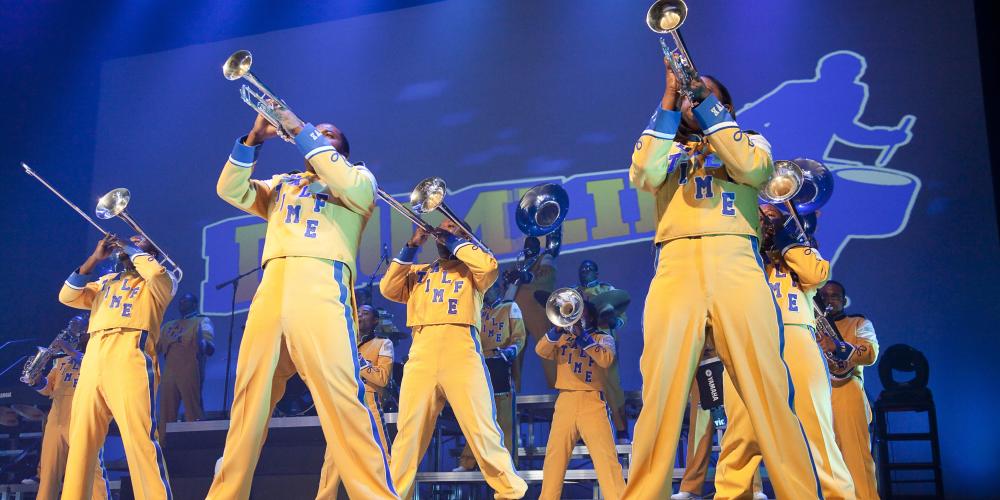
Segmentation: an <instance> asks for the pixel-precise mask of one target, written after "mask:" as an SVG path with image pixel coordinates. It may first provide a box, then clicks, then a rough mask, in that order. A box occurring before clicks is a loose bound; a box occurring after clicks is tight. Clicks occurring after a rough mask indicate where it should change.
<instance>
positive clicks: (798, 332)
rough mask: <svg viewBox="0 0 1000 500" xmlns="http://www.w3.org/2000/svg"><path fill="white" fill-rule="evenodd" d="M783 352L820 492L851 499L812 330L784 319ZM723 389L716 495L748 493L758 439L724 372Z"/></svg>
mask: <svg viewBox="0 0 1000 500" xmlns="http://www.w3.org/2000/svg"><path fill="white" fill-rule="evenodd" d="M784 358H785V362H786V363H787V364H788V371H789V373H790V374H791V377H792V387H793V388H794V393H793V398H794V403H795V414H796V415H797V416H798V417H799V420H800V421H801V422H802V428H803V429H804V430H805V433H806V438H807V439H808V441H809V448H810V450H811V452H812V457H813V460H815V462H816V469H817V472H818V475H819V481H820V487H821V488H822V491H823V498H826V499H828V500H844V499H847V500H853V499H854V498H855V496H854V486H853V485H852V484H851V477H850V475H849V474H848V472H847V466H846V465H844V458H843V457H842V456H841V454H840V450H839V449H837V442H836V438H835V437H834V432H833V409H832V408H831V406H830V378H829V375H828V374H827V371H826V361H825V360H824V358H823V355H822V354H821V353H820V350H819V346H818V345H817V344H816V340H815V336H814V335H813V332H812V331H811V330H809V329H808V328H806V327H804V326H802V325H785V345H784ZM722 393H723V394H724V395H725V396H724V397H725V401H726V417H727V419H728V420H729V425H728V426H727V428H726V433H725V435H724V436H723V438H722V453H720V455H719V465H718V467H717V468H716V474H715V491H716V493H715V497H716V498H719V499H725V498H744V497H748V496H749V495H750V493H751V491H750V488H751V481H752V476H753V475H754V474H755V473H757V471H758V469H759V466H760V460H761V454H760V445H759V443H758V441H757V438H756V436H755V435H754V431H753V424H752V423H751V421H750V417H749V415H748V414H747V407H746V406H745V405H744V404H743V400H742V399H741V398H740V396H739V394H738V393H736V390H735V388H733V385H732V380H731V379H729V378H727V377H724V379H723V390H722ZM768 465H770V463H769V464H768ZM772 477H773V474H772Z"/></svg>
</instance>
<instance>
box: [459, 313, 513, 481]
mask: <svg viewBox="0 0 1000 500" xmlns="http://www.w3.org/2000/svg"><path fill="white" fill-rule="evenodd" d="M469 333H470V334H472V344H473V345H474V346H475V347H476V354H479V362H480V363H481V364H482V365H483V375H485V376H486V387H489V388H490V411H491V415H492V418H493V428H494V429H496V430H497V433H498V434H500V447H501V448H503V449H505V450H506V449H507V447H506V446H504V444H503V429H501V428H500V424H498V423H497V402H496V398H495V397H494V395H493V381H492V380H491V379H490V369H489V368H487V366H486V359H485V358H483V347H482V345H480V343H479V332H477V331H476V327H475V326H472V325H469ZM512 431H513V429H512ZM515 453H516V451H515ZM507 455H508V458H509V459H510V468H511V469H516V466H515V465H514V457H511V456H510V454H509V453H508V454H507Z"/></svg>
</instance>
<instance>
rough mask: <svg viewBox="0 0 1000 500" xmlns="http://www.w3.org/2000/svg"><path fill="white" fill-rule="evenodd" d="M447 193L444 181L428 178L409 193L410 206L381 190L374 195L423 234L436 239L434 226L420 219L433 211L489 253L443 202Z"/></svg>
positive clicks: (437, 178)
mask: <svg viewBox="0 0 1000 500" xmlns="http://www.w3.org/2000/svg"><path fill="white" fill-rule="evenodd" d="M447 191H448V185H447V184H446V183H445V182H444V179H442V178H440V177H428V178H426V179H424V180H422V181H420V183H419V184H417V187H415V188H413V191H411V192H410V206H412V207H413V208H412V209H411V208H409V207H407V206H406V205H404V204H402V203H400V202H399V201H398V200H396V199H395V198H393V197H392V195H390V194H389V193H386V192H385V190H383V189H382V188H377V189H376V194H378V197H379V198H381V199H382V201H384V202H385V203H386V205H389V206H390V207H392V208H394V209H395V210H396V211H397V212H399V213H400V214H402V215H403V217H406V218H407V219H408V220H409V221H410V222H412V223H413V224H414V225H416V226H417V227H419V228H420V229H422V230H423V231H424V232H425V233H428V234H430V235H432V236H435V237H437V235H436V232H437V231H436V229H435V228H434V226H432V225H430V223H428V222H427V221H425V220H424V219H423V217H421V215H422V214H425V213H428V212H433V211H435V210H437V211H439V212H441V214H442V215H444V216H445V217H447V218H448V219H451V221H452V222H454V223H455V224H456V225H458V227H459V228H460V229H461V231H462V233H463V234H464V235H465V237H466V238H467V239H468V240H469V241H471V242H472V243H473V244H474V245H476V246H478V247H479V248H482V249H483V250H485V251H487V252H489V251H490V249H489V247H487V246H486V245H485V244H484V243H483V242H482V241H481V240H480V239H479V238H477V237H476V235H475V234H473V233H472V231H469V230H468V229H466V228H465V222H464V221H463V220H462V219H461V218H459V217H458V216H457V215H455V212H453V211H452V210H451V208H450V207H448V205H446V204H445V202H444V197H445V193H447Z"/></svg>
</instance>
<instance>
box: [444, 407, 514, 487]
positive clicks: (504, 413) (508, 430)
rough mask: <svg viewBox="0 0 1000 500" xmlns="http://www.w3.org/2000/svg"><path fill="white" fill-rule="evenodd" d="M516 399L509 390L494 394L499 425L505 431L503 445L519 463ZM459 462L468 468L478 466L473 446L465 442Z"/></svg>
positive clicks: (501, 430)
mask: <svg viewBox="0 0 1000 500" xmlns="http://www.w3.org/2000/svg"><path fill="white" fill-rule="evenodd" d="M513 403H514V399H513V398H512V397H511V394H510V393H509V392H507V393H503V394H494V395H493V406H495V407H496V409H497V425H499V426H500V432H501V433H503V447H504V448H507V452H508V453H510V458H511V459H512V460H514V463H515V464H516V463H517V450H515V449H514V432H516V430H515V429H514V404H513ZM458 464H459V465H461V466H462V467H465V468H466V469H472V468H474V467H475V466H476V456H475V455H473V454H472V447H470V446H469V443H465V448H463V449H462V456H461V457H459V459H458Z"/></svg>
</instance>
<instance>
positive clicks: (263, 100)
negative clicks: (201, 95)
mask: <svg viewBox="0 0 1000 500" xmlns="http://www.w3.org/2000/svg"><path fill="white" fill-rule="evenodd" d="M252 65H253V55H252V54H250V51H249V50H237V51H236V52H234V53H233V55H231V56H229V59H226V62H225V63H223V64H222V75H223V76H225V77H226V79H227V80H239V79H240V78H242V79H244V80H246V81H248V82H250V84H251V85H253V86H254V87H257V90H259V92H257V91H254V90H253V89H251V88H250V86H249V85H247V84H243V86H242V87H240V97H242V98H243V102H245V103H247V106H250V107H251V108H253V109H254V111H256V112H258V113H260V114H261V116H263V117H264V118H265V119H267V121H268V122H270V123H271V125H274V128H276V129H277V130H278V136H279V137H281V138H282V139H284V140H286V141H288V142H295V139H294V136H293V135H292V133H291V132H290V131H289V130H288V129H286V128H285V126H284V125H282V124H281V117H280V116H279V115H278V113H277V110H278V108H284V109H290V108H289V107H288V104H285V101H284V100H282V99H281V98H279V97H278V96H276V95H274V92H271V89H269V88H268V87H267V85H264V82H261V81H260V79H258V78H257V75H254V74H253V72H251V71H250V66H252Z"/></svg>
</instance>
